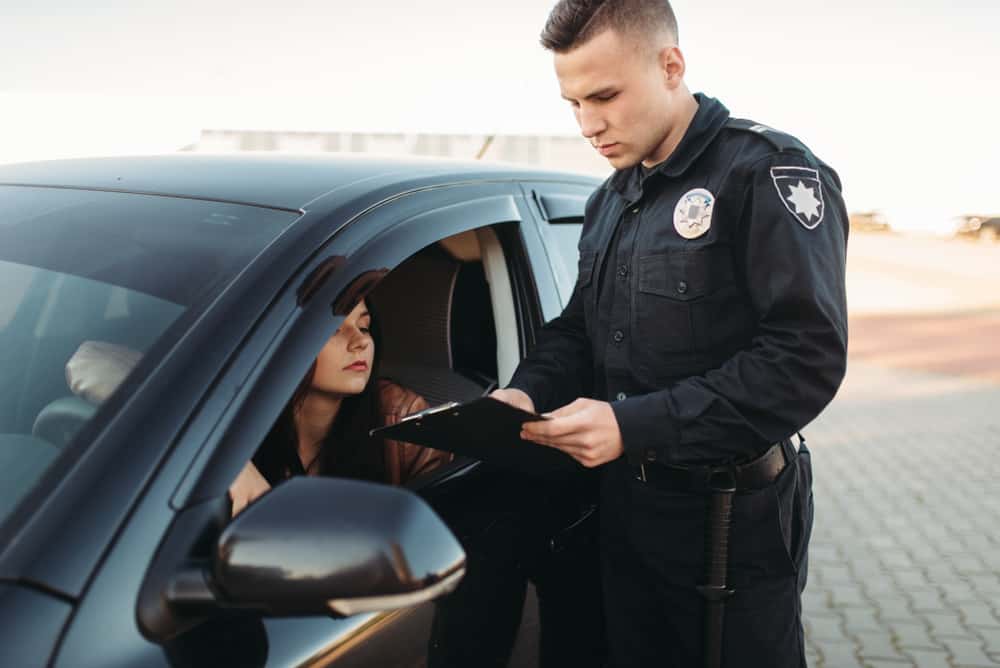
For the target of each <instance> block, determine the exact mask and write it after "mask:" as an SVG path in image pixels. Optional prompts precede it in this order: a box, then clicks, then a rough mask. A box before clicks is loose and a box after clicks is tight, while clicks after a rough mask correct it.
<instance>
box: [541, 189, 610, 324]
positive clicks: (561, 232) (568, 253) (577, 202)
mask: <svg viewBox="0 0 1000 668" xmlns="http://www.w3.org/2000/svg"><path fill="white" fill-rule="evenodd" d="M595 185H596V184H595ZM528 187H529V188H530V190H528V193H527V194H528V195H529V198H530V199H531V201H532V203H533V209H534V212H535V215H536V216H537V217H538V218H539V219H540V220H539V231H540V232H541V235H542V242H543V243H544V244H545V250H546V254H547V255H548V258H549V264H550V265H551V266H552V273H553V275H554V276H555V279H556V285H557V286H558V289H559V296H560V298H561V299H562V303H563V304H566V303H567V302H568V301H569V298H570V295H571V294H572V292H573V286H574V284H575V283H576V274H577V269H578V267H577V265H578V260H579V257H580V256H579V252H578V250H577V244H578V243H579V241H580V233H581V231H582V230H583V216H584V211H585V210H586V207H587V199H588V198H589V197H590V195H591V193H592V192H593V190H594V188H593V187H592V186H585V185H578V184H568V183H567V184H529V186H528Z"/></svg>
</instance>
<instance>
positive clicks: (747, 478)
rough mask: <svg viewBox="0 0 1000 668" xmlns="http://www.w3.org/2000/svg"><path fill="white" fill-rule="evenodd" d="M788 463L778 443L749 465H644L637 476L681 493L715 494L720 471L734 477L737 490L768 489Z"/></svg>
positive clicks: (649, 482) (647, 481) (748, 463)
mask: <svg viewBox="0 0 1000 668" xmlns="http://www.w3.org/2000/svg"><path fill="white" fill-rule="evenodd" d="M787 464H788V457H787V456H786V455H785V451H784V448H782V444H781V443H775V444H774V445H772V446H771V447H770V448H768V449H767V451H766V452H765V453H764V454H762V455H761V456H760V457H757V458H756V459H754V460H752V461H749V462H746V463H745V464H734V465H731V466H730V465H727V466H722V467H720V466H673V465H669V464H640V465H639V468H638V470H637V472H636V474H635V477H636V478H638V479H639V480H641V481H643V482H645V483H648V484H650V485H653V486H654V487H662V488H664V489H671V490H677V491H687V492H711V491H714V490H715V489H716V487H717V485H716V484H714V481H713V476H717V475H718V474H719V472H720V471H725V472H726V474H727V475H729V474H731V475H732V480H733V483H734V487H735V489H737V490H746V489H760V488H762V487H767V486H768V485H770V484H771V483H772V482H774V479H775V478H777V477H778V474H779V473H781V472H782V471H783V470H784V469H785V466H786V465H787Z"/></svg>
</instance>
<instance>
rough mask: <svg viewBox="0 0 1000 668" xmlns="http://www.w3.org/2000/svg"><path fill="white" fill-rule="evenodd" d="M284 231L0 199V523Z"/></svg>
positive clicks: (254, 216)
mask: <svg viewBox="0 0 1000 668" xmlns="http://www.w3.org/2000/svg"><path fill="white" fill-rule="evenodd" d="M296 218H297V214H295V213H292V212H289V211H280V210H272V209H265V208H261V207H253V206H245V205H239V204H229V203H222V202H212V201H202V200H191V199H184V198H177V197H160V196H150V195H135V194H125V193H111V192H97V191H85V190H73V189H64V188H41V187H14V186H0V523H2V522H3V521H4V520H5V519H6V518H7V516H8V515H9V514H10V513H11V512H12V511H13V510H14V508H15V507H16V506H17V504H18V502H19V501H20V500H21V499H22V498H24V497H25V496H26V495H27V494H29V493H30V492H31V491H32V490H33V489H34V488H35V486H36V483H37V482H38V481H39V480H40V479H41V477H42V475H43V474H44V473H45V471H46V469H47V468H48V467H49V466H50V465H51V464H52V463H53V462H54V461H55V460H56V459H57V458H58V457H59V456H60V455H61V453H62V452H63V451H64V450H65V449H66V448H67V445H68V444H69V443H70V442H72V441H73V440H74V437H75V435H76V434H77V432H79V430H80V429H81V428H82V427H83V426H84V425H86V424H87V423H88V422H89V421H91V420H92V419H93V416H94V415H95V413H96V412H97V407H98V406H99V405H100V404H101V403H102V402H103V401H104V400H106V399H107V397H108V396H110V395H111V393H113V392H114V389H115V388H116V387H117V386H118V385H119V384H120V383H121V381H122V380H124V379H125V378H126V377H127V376H128V375H129V374H130V373H131V372H132V369H133V367H134V366H135V365H136V363H137V361H138V360H139V359H140V358H142V357H143V356H144V355H145V354H146V353H147V351H149V350H150V349H151V348H152V347H153V345H154V344H156V343H157V342H161V341H167V343H169V341H170V340H175V339H177V338H179V337H180V336H181V335H182V334H183V333H184V328H183V323H184V322H189V321H190V317H185V316H192V317H196V316H197V314H198V313H199V312H200V311H201V310H203V309H204V308H205V307H206V306H207V305H208V304H210V303H211V301H212V300H213V299H214V298H215V297H217V296H218V295H219V293H220V292H221V291H222V290H223V289H224V288H225V287H226V286H227V285H228V284H229V283H230V282H231V281H232V280H233V278H234V277H235V276H236V275H237V274H238V273H239V272H240V271H241V270H242V269H243V268H244V267H245V266H246V265H247V264H248V263H249V262H250V261H251V260H252V259H253V258H254V257H255V256H256V255H257V254H259V253H260V252H261V251H262V250H263V249H264V248H265V247H266V246H267V245H268V244H269V243H270V242H271V241H272V240H274V239H275V238H276V237H277V236H278V235H279V234H280V233H281V232H282V231H283V230H284V229H285V228H287V227H288V226H289V225H290V224H291V223H292V222H293V221H294V220H295V219H296ZM165 349H169V345H167V346H158V347H157V350H165ZM145 366H147V367H148V368H152V367H151V366H150V365H145Z"/></svg>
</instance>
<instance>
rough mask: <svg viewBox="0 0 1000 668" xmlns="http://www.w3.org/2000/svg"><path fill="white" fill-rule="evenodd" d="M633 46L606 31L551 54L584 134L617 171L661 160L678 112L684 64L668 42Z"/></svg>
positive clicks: (563, 94) (632, 40)
mask: <svg viewBox="0 0 1000 668" xmlns="http://www.w3.org/2000/svg"><path fill="white" fill-rule="evenodd" d="M661 47H662V48H660V47H658V48H653V47H652V46H651V45H649V46H647V45H645V44H643V45H641V46H640V45H638V44H637V40H636V39H630V38H623V37H622V36H620V35H619V34H618V33H617V32H616V31H614V30H605V31H604V32H602V33H600V34H598V35H597V36H595V37H594V38H592V39H591V40H590V41H588V42H586V43H584V44H583V45H581V46H578V47H576V48H575V49H573V50H572V51H569V52H566V53H557V54H555V67H556V77H557V78H558V79H559V89H560V92H561V93H562V96H563V98H565V99H567V100H569V102H570V104H571V105H572V107H573V113H574V114H575V115H576V121H577V123H579V125H580V131H581V132H582V133H583V136H584V137H586V138H587V140H588V141H590V143H591V145H592V146H593V147H594V148H595V149H597V151H598V152H599V153H600V154H601V155H603V156H604V157H605V158H607V159H608V162H610V163H611V165H612V166H613V167H615V168H616V169H623V168H625V167H631V166H632V165H635V164H636V163H638V162H640V161H645V162H646V163H647V164H654V163H656V162H660V161H661V160H663V159H665V158H666V157H667V156H666V155H658V152H659V153H663V152H664V151H663V146H664V143H665V142H666V139H667V137H668V136H669V135H670V132H671V130H672V129H673V128H674V127H675V125H676V124H677V123H676V120H675V119H676V118H677V116H678V112H679V111H680V105H679V104H678V102H677V100H678V98H679V96H680V94H681V91H684V92H686V88H685V87H684V83H683V75H684V60H683V56H682V55H681V53H680V50H678V49H677V47H676V46H671V45H670V44H669V43H663V44H662V45H661Z"/></svg>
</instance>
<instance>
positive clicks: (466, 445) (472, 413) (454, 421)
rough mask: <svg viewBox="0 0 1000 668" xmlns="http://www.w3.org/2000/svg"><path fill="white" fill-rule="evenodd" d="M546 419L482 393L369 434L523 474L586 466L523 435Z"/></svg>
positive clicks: (406, 418) (409, 416) (421, 413)
mask: <svg viewBox="0 0 1000 668" xmlns="http://www.w3.org/2000/svg"><path fill="white" fill-rule="evenodd" d="M547 419H549V418H546V417H544V416H542V415H538V414H537V413H529V412H528V411H524V410H521V409H520V408H517V407H515V406H511V405H510V404H507V403H504V402H502V401H500V400H498V399H494V398H492V397H480V398H478V399H474V400H472V401H468V402H465V403H459V402H457V401H452V402H449V403H446V404H441V405H440V406H432V407H431V408H427V409H425V410H422V411H420V412H418V413H414V414H412V415H407V416H406V417H404V418H403V419H402V420H400V421H399V422H397V423H396V424H393V425H387V426H385V427H379V428H378V429H372V430H371V431H370V432H369V433H370V435H372V436H382V437H385V438H392V439H396V440H399V441H406V442H408V443H415V444H417V445H423V446H427V447H431V448H436V449H438V450H447V451H448V452H453V453H455V454H457V455H464V456H466V457H472V458H473V459H479V460H481V461H483V462H486V463H488V464H493V465H496V466H500V467H503V468H509V469H515V470H518V471H521V472H524V473H545V472H551V471H571V470H575V469H579V468H582V467H581V466H580V464H579V463H577V461H576V460H575V459H573V458H572V457H570V456H569V455H567V454H566V453H564V452H562V451H560V450H557V449H555V448H552V447H549V446H547V445H539V444H538V443H534V442H532V441H525V440H523V439H522V438H521V436H520V433H521V425H522V424H523V423H525V422H533V421H536V420H547Z"/></svg>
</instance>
